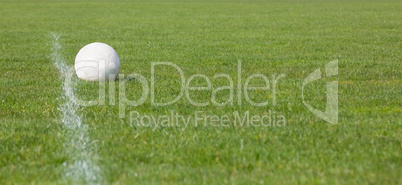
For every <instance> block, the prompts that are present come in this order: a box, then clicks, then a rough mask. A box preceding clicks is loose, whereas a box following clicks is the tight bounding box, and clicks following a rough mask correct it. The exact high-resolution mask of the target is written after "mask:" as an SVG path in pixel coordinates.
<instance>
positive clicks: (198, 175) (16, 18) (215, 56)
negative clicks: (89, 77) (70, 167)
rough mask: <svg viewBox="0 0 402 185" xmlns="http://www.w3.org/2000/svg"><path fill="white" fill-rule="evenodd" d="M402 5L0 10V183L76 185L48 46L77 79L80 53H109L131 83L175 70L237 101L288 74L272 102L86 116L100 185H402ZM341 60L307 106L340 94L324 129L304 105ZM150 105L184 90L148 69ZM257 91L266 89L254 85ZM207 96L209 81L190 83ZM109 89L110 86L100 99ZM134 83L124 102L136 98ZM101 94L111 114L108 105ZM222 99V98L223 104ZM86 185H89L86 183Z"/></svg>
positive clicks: (92, 87) (266, 96) (81, 85)
mask: <svg viewBox="0 0 402 185" xmlns="http://www.w3.org/2000/svg"><path fill="white" fill-rule="evenodd" d="M401 10H402V3H400V2H398V1H367V2H365V1H356V2H349V1H344V2H337V3H333V2H331V1H320V0H316V1H314V0H313V1H306V2H301V1H294V2H293V1H288V2H280V1H272V2H270V1H267V2H265V1H217V2H216V1H170V2H165V1H161V2H157V1H152V2H147V1H134V2H126V1H125V2H109V1H102V2H94V1H92V2H78V1H75V2H63V1H60V2H45V1H38V2H35V1H28V2H27V1H24V2H1V3H0V62H1V67H0V76H1V77H0V92H1V93H0V101H1V104H0V184H31V183H32V184H54V183H62V184H65V183H67V184H72V183H73V180H72V179H69V177H68V176H66V174H65V173H66V172H65V169H66V166H65V165H64V164H69V163H70V162H71V161H73V160H74V159H75V158H76V157H77V156H76V155H80V154H79V153H76V152H72V151H71V150H73V149H72V148H74V146H70V147H72V148H68V147H65V142H66V141H65V140H66V137H67V135H68V131H66V128H65V126H64V125H63V124H62V123H61V113H60V111H59V110H58V107H59V106H60V104H62V103H63V100H62V99H61V95H62V93H63V89H62V83H63V79H62V78H60V73H59V71H58V69H57V68H56V67H55V66H54V61H52V60H51V57H50V55H51V52H52V45H53V42H55V41H54V38H53V37H52V33H53V34H54V33H56V34H60V35H61V37H60V40H59V43H60V44H61V46H62V51H61V52H62V54H63V57H64V58H65V59H66V60H65V62H66V63H67V64H68V65H70V66H71V67H72V66H73V64H74V58H75V55H76V54H77V52H78V51H79V49H80V48H82V47H83V46H84V45H86V44H88V43H91V42H96V41H97V42H104V43H107V44H109V45H111V46H112V47H114V49H115V50H116V51H117V53H118V54H119V57H120V60H121V71H120V73H121V74H125V75H128V74H132V73H137V74H140V75H142V76H144V77H145V78H146V79H147V82H148V84H149V85H150V79H151V62H171V63H174V64H176V65H177V66H179V67H180V68H181V69H182V70H183V71H184V76H185V78H186V79H187V80H188V79H189V78H190V77H191V76H192V75H194V74H205V75H206V76H207V77H209V78H210V79H211V83H212V84H213V87H214V88H217V87H221V86H226V85H228V84H229V82H228V81H227V80H225V79H214V78H213V77H214V75H216V74H221V73H224V74H227V75H229V76H230V77H231V78H232V80H233V82H234V85H235V88H237V82H238V80H239V79H237V64H238V61H241V63H242V76H243V77H242V85H244V82H245V80H246V78H247V77H248V76H250V75H252V74H257V73H260V74H264V75H266V76H267V77H270V78H269V79H271V75H276V76H278V75H280V74H285V75H286V76H285V77H283V78H281V79H280V80H279V82H278V86H277V95H276V105H275V106H274V105H273V103H272V101H273V93H272V91H250V97H252V99H253V100H255V101H256V102H262V101H265V100H269V105H267V106H263V107H256V106H252V105H251V104H250V103H249V102H247V100H246V99H245V97H244V94H243V95H242V99H241V102H242V104H241V105H239V104H238V103H237V100H238V99H237V93H238V92H237V89H235V93H234V99H233V104H232V105H231V104H228V105H225V106H215V105H213V104H212V102H211V91H205V92H197V91H192V92H191V97H192V98H193V99H194V100H197V101H199V102H210V105H208V106H202V107H199V106H194V105H192V104H190V103H189V101H188V100H187V99H186V97H185V96H183V97H182V98H181V99H180V100H179V101H178V102H176V103H174V104H172V105H168V106H162V107H158V106H154V105H152V104H151V100H150V94H149V95H148V97H147V99H146V101H145V102H144V103H143V104H141V105H139V106H137V107H132V106H127V109H126V111H125V114H126V117H124V118H119V111H120V109H119V106H118V103H119V96H118V92H119V88H118V83H116V86H117V87H116V93H115V97H116V102H115V103H116V104H115V105H111V104H110V103H107V104H106V105H98V106H91V107H81V109H80V110H78V113H79V114H80V115H82V117H83V123H84V124H85V125H87V126H88V133H87V135H88V137H89V138H90V140H91V144H92V145H93V146H95V147H94V148H95V149H94V151H93V153H94V156H92V160H93V161H94V162H95V163H96V164H97V166H99V167H100V169H101V173H100V175H99V181H98V183H100V184H111V183H117V184H133V183H135V184H159V183H166V184H178V183H180V184H246V183H251V184H258V183H261V184H296V183H301V184H401V182H402V179H401V177H402V175H401V170H402V168H401V166H402V154H401V151H402V150H401V149H402V148H401V146H402V143H401V142H402V134H401V133H402V129H401V124H402V117H401V112H402V107H401V105H402V102H401V98H402V97H401V95H402V81H401V80H402V79H401V76H402V74H401V71H402V66H401V59H402V42H401V41H402V31H401V30H402V21H401V17H402V13H401V12H402V11H401ZM335 59H338V61H339V75H337V76H334V77H328V78H326V77H325V75H324V78H322V79H321V80H320V81H317V82H316V83H314V84H310V85H309V86H308V87H307V88H306V89H305V91H306V97H305V98H306V102H307V103H309V104H310V105H312V106H313V107H315V108H317V109H320V110H324V109H325V106H326V104H325V101H326V95H325V84H326V82H330V81H334V80H336V81H338V83H339V122H338V124H328V123H326V122H325V121H323V120H322V119H320V118H318V117H316V116H315V115H314V114H313V113H311V112H310V111H309V110H308V109H307V108H306V107H305V106H304V104H303V103H302V97H301V92H302V83H303V80H304V78H306V77H307V76H308V74H310V73H312V72H313V71H315V70H316V69H317V68H320V69H321V71H322V72H323V73H324V71H325V69H324V66H325V64H326V63H328V62H330V61H333V60H335ZM156 71H157V74H156V76H155V79H156V81H157V83H156V84H155V97H156V100H157V101H158V102H162V101H168V100H171V99H173V98H174V97H175V96H177V94H178V92H179V91H180V88H179V85H180V81H179V78H180V76H179V75H178V73H177V71H175V70H174V69H173V68H169V67H161V66H159V68H158V67H157V68H156ZM251 83H252V84H253V85H256V86H257V85H258V84H259V85H261V81H258V80H257V81H254V82H251ZM194 84H195V85H199V86H202V85H205V80H204V81H203V80H200V79H198V81H196V80H195V81H194ZM108 85H109V83H107V86H108ZM140 87H141V86H140V83H138V81H136V80H131V81H128V82H127V84H126V90H127V92H126V94H127V97H128V98H129V99H132V100H135V99H138V98H139V96H140V95H141V93H142V89H141V88H140ZM109 90H110V89H109V88H107V92H106V94H107V98H106V100H107V101H106V102H109V99H111V98H110V96H109V94H108V93H109ZM76 93H77V94H78V96H80V97H81V98H83V99H96V98H97V93H98V84H97V83H91V82H85V81H79V82H78V84H77V86H76ZM229 97H230V95H229V91H222V92H221V93H220V94H218V95H217V99H218V100H219V101H221V102H224V101H226V100H227V99H228V98H229ZM269 110H275V111H276V112H277V113H278V114H281V115H283V116H284V117H285V118H286V125H284V126H281V127H279V126H272V125H271V126H265V127H262V126H236V125H234V124H230V126H228V127H222V126H219V127H217V126H212V125H210V124H209V125H206V126H204V125H196V124H195V121H194V120H190V124H189V125H188V126H187V127H185V126H183V125H181V126H174V127H154V126H152V127H145V126H138V125H136V124H134V123H133V122H132V121H130V117H129V116H130V112H132V111H137V112H139V113H140V114H142V115H154V116H161V115H169V114H170V113H171V112H172V111H173V112H175V113H178V114H181V115H184V116H194V114H195V112H197V111H203V114H205V115H212V114H214V115H219V116H222V115H225V114H233V112H234V111H238V112H239V113H240V114H243V113H245V112H246V111H249V112H250V115H263V114H267V113H268V112H269ZM81 180H82V181H81V182H82V183H85V181H84V179H81Z"/></svg>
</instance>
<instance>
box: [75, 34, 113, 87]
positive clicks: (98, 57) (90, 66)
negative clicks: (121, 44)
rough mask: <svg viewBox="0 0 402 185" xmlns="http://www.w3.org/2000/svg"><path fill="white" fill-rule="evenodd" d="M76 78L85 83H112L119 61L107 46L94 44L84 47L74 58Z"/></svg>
mask: <svg viewBox="0 0 402 185" xmlns="http://www.w3.org/2000/svg"><path fill="white" fill-rule="evenodd" d="M74 68H75V72H76V73H77V76H78V78H80V79H83V80H87V81H114V80H116V78H117V75H118V74H119V71H120V59H119V56H118V55H117V53H116V51H115V50H114V49H113V48H112V47H110V46H109V45H107V44H104V43H99V42H94V43H91V44H88V45H86V46H84V47H83V48H82V49H81V50H80V51H79V52H78V54H77V56H76V57H75V64H74Z"/></svg>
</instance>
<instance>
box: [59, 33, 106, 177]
mask: <svg viewBox="0 0 402 185" xmlns="http://www.w3.org/2000/svg"><path fill="white" fill-rule="evenodd" d="M52 38H53V47H52V54H51V59H52V61H53V63H54V65H55V66H56V67H57V69H58V70H59V71H60V74H61V78H62V79H63V85H62V88H63V93H62V95H61V99H62V102H63V103H62V104H61V105H60V106H59V108H58V110H59V111H60V112H61V121H62V123H63V126H64V129H65V130H64V132H65V141H64V148H65V150H66V153H67V154H68V155H69V157H70V158H71V159H72V160H71V161H67V162H66V163H64V164H63V166H65V168H66V173H65V176H66V177H67V178H68V180H70V181H72V182H74V183H75V184H76V183H80V182H84V183H87V184H98V182H100V181H101V175H100V173H101V169H100V168H99V166H97V165H96V163H95V161H94V159H93V158H94V155H95V154H94V149H95V148H96V145H95V143H94V142H91V140H90V138H89V137H88V127H87V125H85V124H82V117H81V115H79V113H77V110H78V109H79V104H78V103H77V102H76V100H75V98H74V97H75V94H74V87H75V84H76V81H75V79H74V78H73V77H74V70H73V68H72V67H70V66H68V65H67V64H66V62H65V60H64V59H63V56H62V54H61V53H60V52H61V49H62V47H61V45H60V44H59V38H60V35H59V34H56V33H52Z"/></svg>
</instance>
